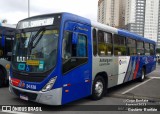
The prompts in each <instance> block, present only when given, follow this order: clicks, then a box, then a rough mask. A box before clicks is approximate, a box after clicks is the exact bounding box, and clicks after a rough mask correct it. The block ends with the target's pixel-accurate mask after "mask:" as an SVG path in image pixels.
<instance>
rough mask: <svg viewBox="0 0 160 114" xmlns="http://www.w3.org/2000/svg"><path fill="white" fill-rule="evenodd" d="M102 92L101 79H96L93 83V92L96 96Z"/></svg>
mask: <svg viewBox="0 0 160 114" xmlns="http://www.w3.org/2000/svg"><path fill="white" fill-rule="evenodd" d="M102 92H103V83H102V81H97V82H96V84H95V93H96V94H97V96H101V94H102Z"/></svg>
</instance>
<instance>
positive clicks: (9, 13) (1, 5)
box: [0, 0, 98, 24]
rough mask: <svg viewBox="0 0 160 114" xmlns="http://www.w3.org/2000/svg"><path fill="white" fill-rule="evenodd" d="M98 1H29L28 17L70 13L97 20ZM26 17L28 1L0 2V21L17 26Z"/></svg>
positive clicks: (6, 0) (1, 0)
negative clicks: (5, 20) (3, 20)
mask: <svg viewBox="0 0 160 114" xmlns="http://www.w3.org/2000/svg"><path fill="white" fill-rule="evenodd" d="M97 8H98V0H30V16H34V15H40V14H47V13H55V12H70V13H74V14H77V15H80V16H83V17H86V18H88V19H91V20H94V21H96V20H97ZM27 17H28V0H0V20H2V19H7V21H8V22H7V23H8V24H17V23H18V21H19V20H22V19H24V18H27Z"/></svg>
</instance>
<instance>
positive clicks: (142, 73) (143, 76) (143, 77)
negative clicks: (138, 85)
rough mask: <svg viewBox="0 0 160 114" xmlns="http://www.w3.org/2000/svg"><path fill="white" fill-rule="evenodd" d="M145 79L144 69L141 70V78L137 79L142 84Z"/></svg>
mask: <svg viewBox="0 0 160 114" xmlns="http://www.w3.org/2000/svg"><path fill="white" fill-rule="evenodd" d="M145 77H146V73H145V68H142V71H141V77H140V78H139V81H140V82H143V81H144V79H145Z"/></svg>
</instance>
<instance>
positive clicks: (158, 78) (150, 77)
mask: <svg viewBox="0 0 160 114" xmlns="http://www.w3.org/2000/svg"><path fill="white" fill-rule="evenodd" d="M149 78H151V79H160V77H149Z"/></svg>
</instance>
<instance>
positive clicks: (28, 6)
mask: <svg viewBox="0 0 160 114" xmlns="http://www.w3.org/2000/svg"><path fill="white" fill-rule="evenodd" d="M28 17H30V0H28Z"/></svg>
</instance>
